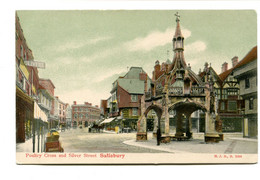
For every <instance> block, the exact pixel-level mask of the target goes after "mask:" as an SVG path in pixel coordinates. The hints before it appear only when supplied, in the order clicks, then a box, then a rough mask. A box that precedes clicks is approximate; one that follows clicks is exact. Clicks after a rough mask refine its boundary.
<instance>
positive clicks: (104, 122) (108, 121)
mask: <svg viewBox="0 0 260 180" xmlns="http://www.w3.org/2000/svg"><path fill="white" fill-rule="evenodd" d="M115 119H116V118H108V119H105V120H104V121H103V122H102V123H100V124H106V123H110V122H112V121H113V120H115Z"/></svg>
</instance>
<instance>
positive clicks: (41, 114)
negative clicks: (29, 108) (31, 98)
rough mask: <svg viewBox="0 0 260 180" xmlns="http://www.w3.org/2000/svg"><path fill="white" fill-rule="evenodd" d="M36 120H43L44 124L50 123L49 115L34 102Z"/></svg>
mask: <svg viewBox="0 0 260 180" xmlns="http://www.w3.org/2000/svg"><path fill="white" fill-rule="evenodd" d="M33 116H34V119H41V120H42V121H44V122H47V121H48V118H47V115H46V114H45V112H44V111H43V110H41V108H40V107H39V105H38V104H37V103H36V102H34V113H33Z"/></svg>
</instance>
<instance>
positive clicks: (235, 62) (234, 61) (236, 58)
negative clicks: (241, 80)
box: [231, 56, 238, 67]
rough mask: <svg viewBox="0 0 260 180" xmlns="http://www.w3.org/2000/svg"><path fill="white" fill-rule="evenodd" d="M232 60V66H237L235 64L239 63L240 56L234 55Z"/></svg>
mask: <svg viewBox="0 0 260 180" xmlns="http://www.w3.org/2000/svg"><path fill="white" fill-rule="evenodd" d="M231 61H232V67H235V66H236V65H237V63H238V57H237V56H234V57H233V58H232V59H231Z"/></svg>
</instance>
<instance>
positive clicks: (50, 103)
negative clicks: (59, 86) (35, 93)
mask: <svg viewBox="0 0 260 180" xmlns="http://www.w3.org/2000/svg"><path fill="white" fill-rule="evenodd" d="M39 84H40V88H39V98H40V99H41V101H40V102H41V105H42V104H45V107H46V108H45V107H44V109H45V110H48V111H49V112H47V115H48V122H49V128H55V127H57V125H58V123H59V119H58V118H57V117H55V116H54V89H55V86H54V84H53V83H52V81H51V80H50V79H42V78H40V79H39ZM42 107H43V106H42Z"/></svg>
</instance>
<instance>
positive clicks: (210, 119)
mask: <svg viewBox="0 0 260 180" xmlns="http://www.w3.org/2000/svg"><path fill="white" fill-rule="evenodd" d="M205 94H206V99H205V100H206V102H205V106H206V109H207V112H206V113H205V114H206V117H205V134H204V138H205V142H219V134H218V132H217V131H216V129H215V120H216V114H215V112H213V111H212V112H210V111H211V108H210V105H211V102H210V99H211V97H210V91H209V90H208V89H207V90H206V91H205Z"/></svg>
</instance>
